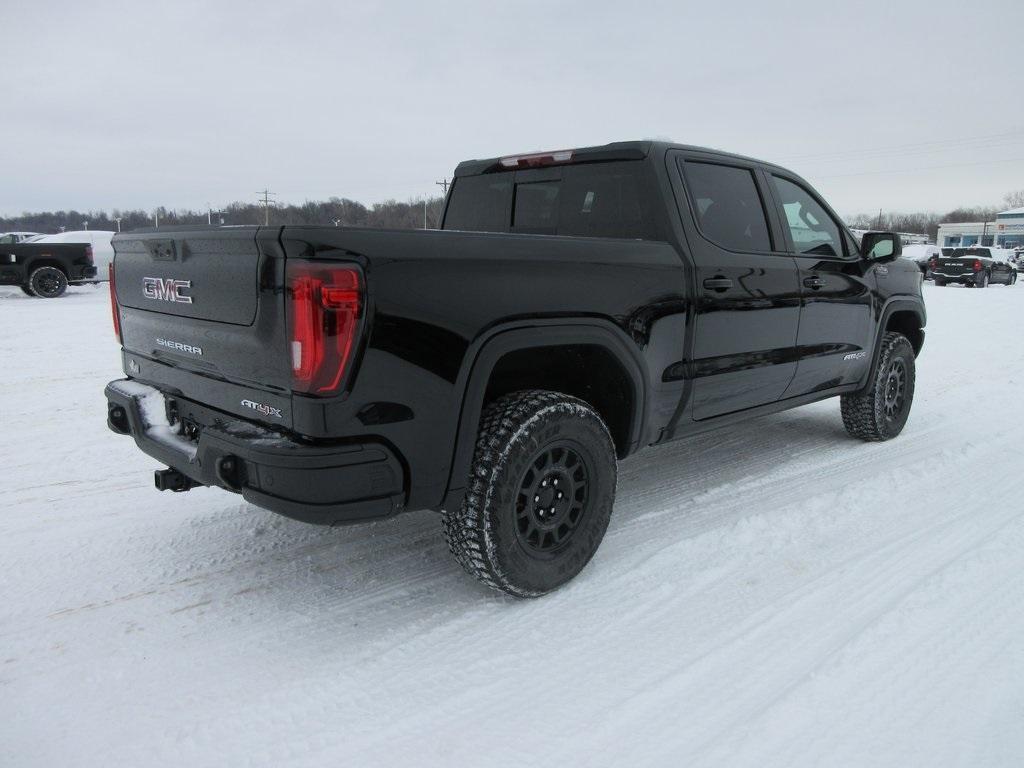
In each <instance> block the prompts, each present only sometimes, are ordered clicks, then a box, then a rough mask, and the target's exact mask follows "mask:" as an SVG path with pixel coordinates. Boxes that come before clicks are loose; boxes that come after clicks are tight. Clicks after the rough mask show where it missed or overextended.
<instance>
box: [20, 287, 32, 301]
mask: <svg viewBox="0 0 1024 768" xmlns="http://www.w3.org/2000/svg"><path fill="white" fill-rule="evenodd" d="M18 287H19V288H21V292H22V293H24V294H25V295H26V296H31V297H32V298H33V299H34V298H35V297H36V295H35V294H34V293H32V289H31V288H29V287H28V286H27V285H19V286H18Z"/></svg>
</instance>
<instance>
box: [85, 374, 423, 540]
mask: <svg viewBox="0 0 1024 768" xmlns="http://www.w3.org/2000/svg"><path fill="white" fill-rule="evenodd" d="M105 394H106V397H107V426H108V427H110V429H111V430H112V431H113V432H115V433H117V434H120V435H130V436H131V437H132V438H133V439H134V440H135V444H136V445H137V446H138V447H139V448H140V449H141V450H142V451H143V452H144V453H146V454H147V455H149V456H152V457H153V458H154V459H156V460H158V461H160V462H162V463H163V464H166V465H167V466H168V467H171V468H173V469H175V470H177V471H178V472H181V473H182V474H183V475H185V476H187V477H188V478H189V479H190V480H192V481H193V483H195V484H200V485H210V486H218V487H220V488H224V489H226V490H229V491H232V492H234V493H239V494H241V496H242V498H244V499H245V500H246V501H248V502H250V503H252V504H255V505H257V506H260V507H263V508H265V509H269V510H271V511H273V512H278V513H280V514H282V515H286V516H287V517H291V518H294V519H296V520H301V521H303V522H307V523H316V524H320V525H337V524H342V523H349V522H358V521H361V520H370V519H374V518H381V517H388V516H390V515H393V514H396V513H398V512H400V511H402V509H403V508H404V499H405V494H404V492H403V487H404V473H403V469H402V464H401V462H400V461H399V460H398V458H397V456H396V455H395V454H394V452H393V451H391V450H390V449H389V448H388V447H387V446H386V445H383V444H380V443H372V442H366V443H357V444H346V445H329V446H324V445H312V444H307V443H302V442H299V441H297V440H293V439H291V438H288V437H285V436H282V435H280V434H279V433H277V432H273V431H271V430H268V429H265V428H264V427H261V426H260V425H258V424H255V423H253V422H249V421H245V420H242V419H237V418H236V417H233V416H230V415H228V414H224V413H222V412H220V411H213V410H211V409H209V408H206V407H205V406H202V405H200V404H198V403H193V402H191V401H187V400H182V399H180V398H175V399H174V404H175V407H176V410H177V412H178V413H179V414H180V416H181V418H183V419H185V420H187V421H188V422H189V423H190V424H194V425H195V426H196V427H197V433H198V436H197V438H195V439H192V440H188V439H186V438H185V437H183V436H182V435H180V434H177V433H176V430H175V428H169V427H168V426H167V425H166V423H163V424H161V423H160V422H161V419H158V418H155V416H154V414H153V410H154V406H156V407H157V408H163V404H162V403H163V395H162V394H160V393H159V391H158V390H156V389H154V388H153V387H149V386H146V385H143V384H139V383H138V382H135V381H132V380H130V379H118V380H117V381H112V382H110V384H108V385H107V388H106V390H105ZM163 421H164V422H166V420H165V419H164V420H163ZM154 422H155V423H154Z"/></svg>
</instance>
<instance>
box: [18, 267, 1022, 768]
mask: <svg viewBox="0 0 1024 768" xmlns="http://www.w3.org/2000/svg"><path fill="white" fill-rule="evenodd" d="M926 294H927V296H926V298H927V302H928V308H929V312H930V323H929V327H928V339H927V342H926V345H925V350H924V354H923V355H922V357H921V359H920V360H919V368H918V383H917V397H916V402H915V404H914V409H913V412H912V414H911V417H910V422H909V424H908V425H907V429H906V431H905V432H904V433H903V435H902V436H901V437H900V438H899V439H897V440H896V441H893V442H890V443H884V444H879V445H867V444H863V443H859V442H857V441H854V440H851V439H849V438H847V437H846V435H845V433H844V431H843V428H842V423H841V421H840V418H839V410H838V403H837V402H836V401H831V402H826V403H821V404H818V405H814V406H810V407H806V408H803V409H800V410H797V411H793V412H790V413H786V414H782V415H778V416H774V417H769V418H764V419H761V420H759V421H756V422H753V423H748V424H747V425H745V426H740V427H737V428H734V429H729V430H726V431H723V432H719V433H716V434H711V435H707V436H703V437H700V438H696V439H694V440H691V441H689V442H683V443H677V444H674V445H669V446H665V447H662V448H657V449H652V450H650V451H647V452H645V453H643V454H641V455H640V456H638V457H635V458H633V459H631V460H629V461H627V462H624V463H623V464H622V466H621V481H620V489H619V498H618V502H617V504H616V507H615V513H614V516H613V519H612V524H611V527H610V529H609V531H608V536H607V538H606V539H605V541H604V544H603V546H602V548H601V550H600V552H599V553H598V555H597V557H596V558H595V560H594V562H593V563H592V564H591V565H590V566H589V567H588V568H587V569H586V570H585V571H584V573H583V574H582V575H581V576H580V577H579V578H578V579H577V580H576V581H575V582H574V583H572V584H571V585H569V586H568V587H567V588H565V589H563V590H561V591H560V592H558V593H556V594H554V595H552V596H549V597H547V598H544V599H541V600H537V601H532V602H515V601H512V600H510V599H506V598H503V597H501V596H499V595H497V594H492V593H490V592H488V591H486V590H484V589H483V588H482V587H479V586H478V585H477V584H476V583H474V582H473V581H472V580H470V579H469V578H468V577H467V576H465V575H464V574H463V573H462V572H461V571H460V570H459V569H458V568H457V567H456V566H455V564H454V563H453V561H452V560H451V559H450V557H449V555H448V553H447V551H446V550H445V546H444V544H443V542H442V538H441V535H440V523H439V521H438V520H437V519H436V517H435V515H433V514H432V513H429V512H417V513H413V514H409V515H406V516H403V517H400V518H398V519H395V520H391V521H388V522H383V523H377V524H368V525H362V526H358V527H352V528H342V529H333V530H329V529H323V528H316V527H310V526H305V525H302V524H300V523H294V522H291V521H289V520H286V519H284V518H280V517H277V516H275V515H272V514H270V513H268V512H264V511H262V510H260V509H257V508H254V507H251V506H249V505H247V504H244V503H241V502H240V501H239V500H238V498H237V497H235V496H233V495H231V494H229V493H226V492H224V491H220V490H211V489H199V490H196V491H192V492H191V493H189V494H185V495H172V494H159V493H157V492H156V491H155V490H153V488H152V470H153V469H154V468H155V463H154V462H153V461H152V460H150V459H148V458H147V457H146V456H144V455H142V454H141V453H139V452H138V451H137V450H136V449H135V447H134V444H133V443H132V442H131V441H130V440H128V439H125V438H118V437H115V436H114V435H113V434H111V433H109V432H107V430H106V427H105V425H104V417H105V409H104V400H103V385H104V384H105V383H106V382H107V381H108V380H109V379H112V378H115V377H117V376H119V375H120V371H119V357H118V353H117V348H116V344H115V342H114V339H113V334H112V331H111V329H110V313H109V309H108V306H107V296H106V291H105V289H103V288H100V289H98V290H97V289H93V288H88V287H87V288H77V289H72V291H71V293H70V295H69V296H67V297H66V298H63V299H60V300H57V301H41V300H34V299H28V298H26V297H24V296H23V295H22V294H21V292H20V291H17V290H16V289H15V290H14V291H8V290H6V289H0V361H2V368H0V392H2V393H3V397H2V399H0V423H2V425H3V429H2V431H0V765H3V766H12V768H13V767H14V766H25V765H37V766H55V765H97V766H150V765H159V766H186V765H187V766H226V765H283V764H285V763H288V764H294V765H316V764H324V765H336V766H341V765H350V766H394V765H408V766H430V765H446V766H448V765H485V766H491V765H494V766H503V765H510V766H512V765H514V766H527V765H555V766H577V765H587V766H637V765H665V766H730V767H731V766H758V767H759V768H760V767H762V766H868V765H870V766H900V768H904V767H905V766H929V768H931V767H934V766H954V765H955V766H972V768H973V767H975V766H1011V765H1013V766H1016V765H1021V764H1024V482H1022V479H1021V478H1022V472H1024V461H1022V452H1024V426H1022V418H1024V417H1022V412H1021V411H1022V403H1024V400H1022V398H1021V392H1022V391H1024V343H1022V335H1021V330H1022V327H1024V287H1013V288H1005V287H1002V286H994V287H991V288H989V289H988V290H985V291H978V290H967V289H962V288H956V287H950V288H942V289H936V288H933V287H932V286H930V285H929V286H927V288H926Z"/></svg>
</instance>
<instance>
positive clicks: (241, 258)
mask: <svg viewBox="0 0 1024 768" xmlns="http://www.w3.org/2000/svg"><path fill="white" fill-rule="evenodd" d="M279 233H280V229H279V228H276V227H274V228H266V227H264V228H257V227H238V228H218V229H216V230H213V229H199V228H197V229H195V230H169V231H150V232H142V233H138V232H133V233H127V234H124V235H118V236H117V237H115V238H114V241H113V245H114V251H115V261H114V270H115V271H114V276H115V291H116V297H117V302H118V312H119V318H120V325H121V336H122V346H123V348H124V357H125V371H126V372H127V373H128V374H129V375H131V376H133V377H135V378H139V379H141V380H143V381H147V382H149V383H151V384H153V385H155V386H157V387H159V388H160V389H162V390H164V391H165V392H167V391H170V392H173V393H177V394H179V395H181V396H184V397H193V398H195V399H197V400H199V401H201V402H205V403H208V404H209V405H211V406H213V407H215V408H220V409H222V410H226V411H229V412H232V413H236V414H238V415H242V416H245V417H246V418H249V419H252V420H256V421H263V422H265V423H267V424H272V425H274V426H279V427H289V426H291V413H290V412H291V408H290V402H291V398H290V374H291V371H290V366H289V358H288V342H287V340H286V328H285V311H284V290H283V287H284V255H283V253H281V250H280V245H279V242H278V236H279ZM260 406H263V407H262V408H261V407H260Z"/></svg>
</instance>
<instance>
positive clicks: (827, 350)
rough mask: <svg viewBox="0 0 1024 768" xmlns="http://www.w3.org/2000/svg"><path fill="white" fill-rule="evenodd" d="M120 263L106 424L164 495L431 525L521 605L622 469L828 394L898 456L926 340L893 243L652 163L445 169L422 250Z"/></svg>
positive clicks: (235, 239) (127, 259)
mask: <svg viewBox="0 0 1024 768" xmlns="http://www.w3.org/2000/svg"><path fill="white" fill-rule="evenodd" d="M114 247H115V251H116V257H115V263H114V273H113V278H114V279H112V281H111V290H112V296H114V298H115V301H116V304H115V314H114V317H115V322H116V324H117V326H118V327H117V332H118V334H119V338H120V340H121V344H122V347H123V364H124V370H125V372H126V373H127V374H128V376H129V379H122V380H118V381H114V382H111V383H110V385H109V386H108V387H107V390H106V394H107V399H108V424H109V426H110V428H111V429H112V430H114V431H115V432H117V433H120V434H126V435H132V436H133V437H134V439H135V441H136V442H137V443H138V445H139V447H140V448H141V449H142V450H144V451H145V452H146V453H148V454H150V455H151V456H153V457H155V458H157V459H158V460H159V461H161V462H162V463H164V464H166V465H168V467H169V468H168V469H166V470H161V471H159V472H157V476H156V482H157V486H158V487H159V488H161V489H170V490H177V491H181V490H188V489H189V488H191V487H193V486H195V485H197V484H203V485H217V486H220V487H222V488H227V489H229V490H232V491H236V492H239V493H241V494H242V496H243V497H244V498H246V499H247V500H249V501H251V502H253V503H254V504H258V505H260V506H263V507H266V508H268V509H272V510H275V511H277V512H280V513H283V514H286V515H289V516H291V517H295V518H298V519H300V520H306V521H310V522H317V523H326V524H334V523H343V522H351V521H356V520H365V519H371V518H379V517H384V516H388V515H393V514H395V513H397V512H399V511H401V510H403V509H410V508H412V509H421V508H433V509H440V510H443V512H444V514H443V519H444V527H445V531H446V535H447V538H448V541H449V544H450V546H451V549H452V551H453V553H454V554H455V556H456V558H457V559H458V560H459V562H460V563H461V564H462V565H463V566H464V567H465V568H466V569H467V570H468V571H469V572H470V573H472V574H474V575H475V576H477V577H478V578H479V579H481V580H482V581H484V582H485V583H487V584H489V585H491V586H493V587H496V588H498V589H502V590H505V591H506V592H509V593H511V594H515V595H519V596H532V595H538V594H543V593H544V592H547V591H549V590H551V589H553V588H555V587H557V586H558V585H560V584H562V583H564V582H565V581H567V580H568V579H570V578H572V577H573V576H574V575H575V574H576V573H578V572H579V571H580V570H581V569H582V568H583V566H584V565H585V564H586V563H587V562H588V560H589V559H590V557H591V555H593V553H594V551H595V550H596V548H597V546H598V544H599V543H600V541H601V538H602V536H603V534H604V531H605V527H606V526H607V524H608V520H609V516H610V513H611V509H612V501H613V498H614V491H615V477H616V459H617V458H622V457H625V456H628V455H630V454H632V453H633V452H635V451H637V450H639V449H641V448H643V447H646V446H649V445H654V444H657V443H663V442H666V441H669V440H673V439H676V438H681V437H685V436H687V435H692V434H695V433H698V432H702V431H705V430H708V429H711V428H714V427H717V426H721V425H725V424H730V423H734V422H736V421H739V420H741V419H746V418H749V417H751V416H757V415H761V414H767V413H771V412H773V411H779V410H782V409H786V408H792V407H795V406H798V405H802V404H805V403H810V402H813V401H816V400H820V399H823V398H827V397H832V396H837V395H840V396H842V414H843V419H844V422H845V424H846V426H847V429H848V430H849V431H850V433H851V434H853V435H855V436H857V437H860V438H863V439H868V440H883V439H887V438H890V437H893V436H895V435H896V434H898V433H899V432H900V430H901V429H902V428H903V425H904V423H905V422H906V419H907V416H908V413H909V410H910V405H911V402H912V398H913V391H914V359H915V356H916V354H917V353H918V352H919V351H920V349H921V346H922V344H923V342H924V330H923V328H924V325H925V309H924V304H923V302H922V298H921V273H920V271H919V270H918V268H917V267H916V266H915V265H914V264H913V263H911V262H909V261H908V260H904V259H897V258H896V257H897V256H898V255H899V253H900V243H899V239H898V237H896V236H895V235H892V234H891V233H890V234H886V233H868V234H867V235H865V236H864V238H863V242H862V244H861V245H860V246H858V244H857V243H856V241H855V240H854V238H853V237H852V235H851V234H850V232H849V231H848V230H847V228H846V227H845V226H844V225H843V224H842V223H841V222H840V220H839V219H838V217H836V216H835V214H834V213H833V212H832V211H831V210H830V209H829V208H828V206H827V205H826V204H825V203H824V202H823V201H822V200H821V198H820V197H818V196H817V194H816V193H815V192H814V191H813V190H812V189H811V187H810V186H809V185H808V184H807V183H806V182H804V181H803V180H801V179H800V178H799V177H798V176H796V175H795V174H793V173H791V172H789V171H786V170H784V169H782V168H779V167H777V166H773V165H769V164H766V163H762V162H759V161H756V160H752V159H749V158H744V157H739V156H735V155H728V154H723V153H720V152H713V151H710V150H704V149H698V148H693V147H685V146H678V145H670V144H662V143H651V142H633V143H621V144H612V145H607V146H603V147H594V148H588V149H579V150H570V151H563V152H553V153H544V154H539V155H527V156H516V157H505V158H497V159H493V160H478V161H470V162H465V163H462V164H461V165H459V167H458V168H457V169H456V172H455V182H454V185H453V187H452V189H451V191H450V192H449V195H448V199H447V202H446V207H445V211H444V214H443V222H442V229H441V230H438V231H383V230H369V229H338V228H334V227H291V226H286V227H260V228H232V229H188V230H182V231H176V232H173V233H168V232H167V231H164V230H161V231H159V232H156V231H140V232H133V233H127V234H122V235H119V236H117V237H116V238H115V239H114Z"/></svg>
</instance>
